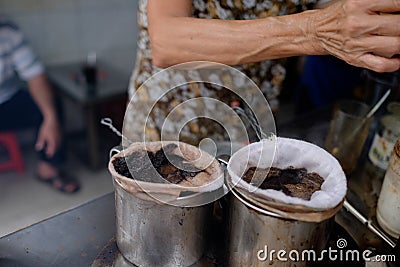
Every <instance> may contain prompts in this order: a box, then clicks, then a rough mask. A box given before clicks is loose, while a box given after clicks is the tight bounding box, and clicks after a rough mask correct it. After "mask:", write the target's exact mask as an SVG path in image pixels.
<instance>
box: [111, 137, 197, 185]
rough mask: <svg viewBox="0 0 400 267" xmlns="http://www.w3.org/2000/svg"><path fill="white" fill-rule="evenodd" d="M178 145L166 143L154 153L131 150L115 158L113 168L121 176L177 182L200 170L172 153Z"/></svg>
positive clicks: (189, 177)
mask: <svg viewBox="0 0 400 267" xmlns="http://www.w3.org/2000/svg"><path fill="white" fill-rule="evenodd" d="M177 147H178V146H177V145H176V144H168V145H166V146H164V147H162V148H161V149H160V150H158V151H157V152H156V153H153V152H151V151H147V150H140V151H136V152H133V153H132V154H130V155H128V156H126V157H118V158H115V159H114V161H113V162H112V163H113V164H114V168H115V170H116V171H117V172H118V173H119V174H120V175H122V176H125V177H128V178H132V179H136V180H140V181H145V182H153V183H166V181H168V182H170V183H173V184H179V183H181V182H182V181H184V180H188V179H191V178H193V177H195V176H196V175H197V174H198V173H200V172H202V170H200V169H198V168H196V167H195V166H194V165H193V164H191V163H188V162H187V161H186V160H185V159H184V158H183V157H180V156H177V155H175V154H173V151H174V149H175V148H177Z"/></svg>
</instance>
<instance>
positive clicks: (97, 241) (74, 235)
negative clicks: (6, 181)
mask: <svg viewBox="0 0 400 267" xmlns="http://www.w3.org/2000/svg"><path fill="white" fill-rule="evenodd" d="M114 233H115V213H114V194H113V193H109V194H107V195H104V196H102V197H99V198H97V199H95V200H92V201H90V202H88V203H85V204H83V205H81V206H79V207H76V208H73V209H71V210H68V211H65V212H63V213H61V214H58V215H56V216H54V217H52V218H49V219H47V220H44V221H41V222H39V223H36V224H34V225H32V226H29V227H27V228H25V229H22V230H20V231H18V232H15V233H12V234H9V235H7V236H4V237H2V238H1V239H0V266H19V267H35V266H38V267H39V266H40V267H45V266H59V267H64V266H65V267H78V266H90V265H91V264H92V262H93V261H94V259H95V258H96V256H97V255H98V254H99V252H100V251H101V249H102V248H103V246H104V245H105V244H107V242H108V241H109V240H110V239H111V238H112V237H113V236H114Z"/></svg>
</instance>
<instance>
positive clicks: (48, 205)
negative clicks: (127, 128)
mask: <svg viewBox="0 0 400 267" xmlns="http://www.w3.org/2000/svg"><path fill="white" fill-rule="evenodd" d="M136 8H137V1H135V0H113V1H109V0H68V1H53V0H29V1H26V0H0V16H1V17H5V18H9V19H11V20H13V21H14V22H15V23H16V24H17V25H18V26H19V27H20V29H21V31H22V32H23V33H24V34H25V36H26V37H27V39H28V42H29V44H30V45H31V46H32V48H33V50H34V51H35V52H36V54H37V55H38V57H39V59H40V60H41V61H42V62H43V63H44V65H45V67H46V71H47V74H48V76H49V78H50V81H51V83H52V86H53V88H54V89H55V93H56V95H57V98H58V99H59V100H60V105H62V107H63V114H64V122H63V128H64V134H65V141H66V145H67V149H66V152H67V164H66V171H68V172H70V173H71V175H72V176H74V177H75V178H76V179H77V180H79V182H80V183H81V189H80V191H79V192H77V193H75V194H63V193H61V192H58V191H56V190H54V189H53V188H51V187H50V186H48V185H46V184H43V183H40V182H39V181H37V180H35V179H33V178H34V176H35V171H36V170H35V164H36V161H37V157H36V155H35V153H34V144H35V131H34V129H26V130H23V131H17V132H16V136H17V138H18V142H19V146H20V149H21V152H22V155H23V163H24V165H25V171H24V172H23V173H18V172H16V171H15V170H12V169H10V170H6V171H2V172H0V236H4V235H6V234H8V233H11V232H14V231H16V230H19V229H21V228H23V227H26V226H28V225H31V224H32V223H35V222H38V221H41V220H43V219H46V218H48V217H50V216H53V215H55V214H58V213H60V212H62V211H64V210H66V209H70V208H73V207H76V206H78V205H80V204H82V203H84V202H87V201H89V200H91V199H94V198H96V197H97V196H100V195H103V194H105V193H107V192H111V191H112V190H113V188H112V181H111V177H110V175H109V173H108V170H107V160H108V151H109V149H110V148H111V147H113V146H115V145H117V144H119V141H120V138H118V137H117V136H116V135H115V134H114V133H112V132H111V131H110V130H109V129H107V128H106V127H104V126H101V125H100V118H102V117H110V118H112V119H113V121H114V123H115V126H116V127H117V128H119V129H120V127H121V123H122V119H123V114H124V109H125V103H126V91H127V85H128V82H129V76H130V73H131V71H132V69H133V66H134V62H135V55H136V31H137V22H136ZM89 53H92V54H93V53H94V54H95V55H96V62H97V64H98V71H99V76H100V78H99V79H100V82H99V89H100V88H101V89H102V90H103V88H102V87H103V86H104V87H107V88H104V91H107V90H108V91H107V92H108V93H107V94H104V95H103V94H99V96H92V97H88V94H87V92H79V90H81V89H82V88H83V87H84V86H83V85H84V84H83V83H82V81H81V80H82V79H81V77H80V74H81V72H80V66H81V65H82V64H84V63H85V62H86V60H87V56H88V54H89ZM71 81H72V82H71ZM114 87H115V90H114ZM68 90H71V91H68ZM114 92H115V93H114ZM92 113H94V114H92ZM10 116H12V114H10ZM88 119H91V120H93V121H88ZM91 124H95V126H96V127H97V128H94V129H95V130H96V131H97V133H96V136H94V137H93V135H90V133H88V132H89V131H90V128H88V125H91ZM91 134H93V133H91ZM90 138H96V140H95V142H93V140H91V139H90ZM100 140H101V141H100ZM91 146H96V147H95V148H92V147H91ZM88 151H91V152H92V153H97V154H98V158H97V159H96V162H91V158H90V156H89V155H90V153H88ZM4 160H7V151H6V150H5V149H4V147H2V146H1V145H0V162H2V161H4Z"/></svg>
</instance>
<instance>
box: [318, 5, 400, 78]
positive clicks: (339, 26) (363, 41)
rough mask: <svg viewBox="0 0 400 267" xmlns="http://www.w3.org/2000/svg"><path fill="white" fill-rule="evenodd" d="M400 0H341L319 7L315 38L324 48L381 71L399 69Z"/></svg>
mask: <svg viewBox="0 0 400 267" xmlns="http://www.w3.org/2000/svg"><path fill="white" fill-rule="evenodd" d="M399 11H400V1H397V0H379V1H376V0H348V1H338V2H336V3H334V4H332V5H330V6H328V7H327V8H325V9H322V10H318V12H316V14H315V17H314V19H313V24H314V25H313V26H314V38H317V40H318V41H319V42H320V45H321V47H322V49H323V50H324V52H327V53H329V54H331V55H334V56H336V57H338V58H341V59H343V60H345V61H346V62H348V63H349V64H352V65H355V66H359V67H365V68H369V69H372V70H375V71H378V72H383V71H395V70H397V69H399V66H400V61H399V60H400V59H398V58H393V57H394V56H396V55H398V54H400V15H398V14H393V13H396V12H399Z"/></svg>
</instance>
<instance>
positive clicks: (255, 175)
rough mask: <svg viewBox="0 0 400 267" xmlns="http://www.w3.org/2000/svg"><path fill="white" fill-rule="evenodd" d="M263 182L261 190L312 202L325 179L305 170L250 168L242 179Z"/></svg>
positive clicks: (248, 181)
mask: <svg viewBox="0 0 400 267" xmlns="http://www.w3.org/2000/svg"><path fill="white" fill-rule="evenodd" d="M259 178H260V180H263V182H262V183H261V185H260V186H259V188H261V189H274V190H277V191H282V192H283V193H284V194H285V195H287V196H292V197H298V198H301V199H304V200H310V199H311V196H312V194H313V193H314V192H315V191H318V190H320V189H321V185H322V183H323V182H324V179H323V178H322V177H321V176H320V175H319V174H317V173H315V172H312V173H308V172H307V169H305V168H297V169H296V168H293V167H289V168H286V169H279V168H276V167H271V168H268V169H262V168H256V167H250V168H249V169H248V170H247V171H246V173H245V174H244V175H243V177H242V179H243V180H244V181H246V182H247V183H250V182H251V180H252V179H256V180H259Z"/></svg>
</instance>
